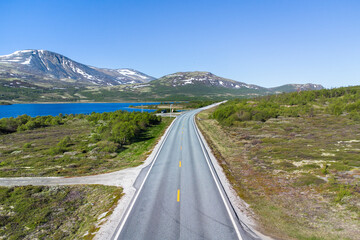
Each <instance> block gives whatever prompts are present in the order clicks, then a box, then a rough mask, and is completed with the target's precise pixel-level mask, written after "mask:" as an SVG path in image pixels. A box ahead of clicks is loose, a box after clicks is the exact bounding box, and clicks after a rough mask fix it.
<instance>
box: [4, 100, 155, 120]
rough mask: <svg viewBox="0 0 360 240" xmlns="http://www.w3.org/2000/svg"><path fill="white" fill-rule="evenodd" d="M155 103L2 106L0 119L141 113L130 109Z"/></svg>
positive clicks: (150, 110)
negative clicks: (27, 116) (124, 112)
mask: <svg viewBox="0 0 360 240" xmlns="http://www.w3.org/2000/svg"><path fill="white" fill-rule="evenodd" d="M153 104H159V103H158V102H153V103H51V104H50V103H31V104H13V105H0V118H7V117H17V116H20V115H23V114H26V115H29V116H31V117H36V116H47V115H51V116H57V115H59V114H60V113H62V114H64V115H65V114H79V113H83V114H89V113H92V112H97V113H102V112H113V111H116V110H123V111H129V112H133V111H141V109H137V108H129V106H130V105H132V106H141V105H153ZM143 111H144V112H154V111H155V110H152V109H144V110H143Z"/></svg>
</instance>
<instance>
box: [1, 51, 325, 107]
mask: <svg viewBox="0 0 360 240" xmlns="http://www.w3.org/2000/svg"><path fill="white" fill-rule="evenodd" d="M322 88H323V87H322V86H321V85H318V84H311V83H309V84H287V85H283V86H280V87H275V88H265V87H261V86H257V85H253V84H247V83H244V82H238V81H234V80H231V79H226V78H222V77H219V76H216V75H214V74H212V73H210V72H178V73H173V74H169V75H166V76H163V77H161V78H159V79H155V78H154V77H151V76H149V75H146V74H144V73H142V72H139V71H136V70H133V69H129V68H120V69H106V68H97V67H93V66H88V65H85V64H81V63H78V62H76V61H73V60H71V59H69V58H67V57H65V56H63V55H60V54H57V53H54V52H50V51H46V50H23V51H16V52H14V53H12V54H9V55H4V56H0V100H15V101H35V100H36V101H79V100H82V101H146V100H191V99H199V98H201V99H228V98H233V97H249V96H260V95H267V94H275V93H281V92H292V91H303V90H319V89H322Z"/></svg>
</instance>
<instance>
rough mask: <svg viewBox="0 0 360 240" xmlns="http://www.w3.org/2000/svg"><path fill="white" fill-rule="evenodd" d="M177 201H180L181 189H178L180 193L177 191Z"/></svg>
mask: <svg viewBox="0 0 360 240" xmlns="http://www.w3.org/2000/svg"><path fill="white" fill-rule="evenodd" d="M177 201H178V202H180V189H178V193H177Z"/></svg>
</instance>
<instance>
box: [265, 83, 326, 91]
mask: <svg viewBox="0 0 360 240" xmlns="http://www.w3.org/2000/svg"><path fill="white" fill-rule="evenodd" d="M321 89H324V87H323V86H322V85H320V84H313V83H306V84H285V85H282V86H279V87H274V88H270V90H271V91H273V92H275V93H280V92H296V91H308V90H321Z"/></svg>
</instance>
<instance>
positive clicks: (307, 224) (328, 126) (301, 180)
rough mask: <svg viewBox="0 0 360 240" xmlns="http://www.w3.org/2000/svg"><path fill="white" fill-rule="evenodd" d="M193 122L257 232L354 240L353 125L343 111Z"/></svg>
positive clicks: (357, 165)
mask: <svg viewBox="0 0 360 240" xmlns="http://www.w3.org/2000/svg"><path fill="white" fill-rule="evenodd" d="M212 112H213V109H212V110H207V111H204V112H201V113H200V114H199V115H198V118H199V119H200V120H199V119H198V121H197V122H198V124H199V126H200V128H201V130H202V131H203V133H204V134H205V136H206V138H207V140H208V142H209V143H210V145H211V147H212V150H213V151H214V153H215V155H216V157H217V159H218V160H219V162H220V164H221V165H222V167H223V169H224V170H225V173H226V174H227V177H228V179H229V180H230V181H231V182H232V184H233V186H234V189H235V190H236V191H237V193H238V194H239V196H240V197H242V198H243V199H244V200H245V201H246V202H247V203H249V204H250V207H251V210H252V211H253V212H254V214H255V219H256V221H257V222H258V224H259V228H260V229H261V231H262V232H264V233H266V234H268V235H270V236H273V237H275V238H277V239H313V240H315V239H334V240H335V239H358V238H359V236H360V186H359V183H360V181H359V179H360V124H359V122H358V121H354V120H352V119H350V118H348V117H347V116H342V115H340V116H335V115H329V114H321V113H319V114H316V115H315V116H312V117H305V116H304V117H278V118H270V119H269V120H267V121H265V122H262V121H245V122H239V123H237V124H235V125H232V126H227V127H226V126H220V125H219V123H218V122H217V121H216V120H215V119H212V118H211V117H210V116H211V115H212Z"/></svg>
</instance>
